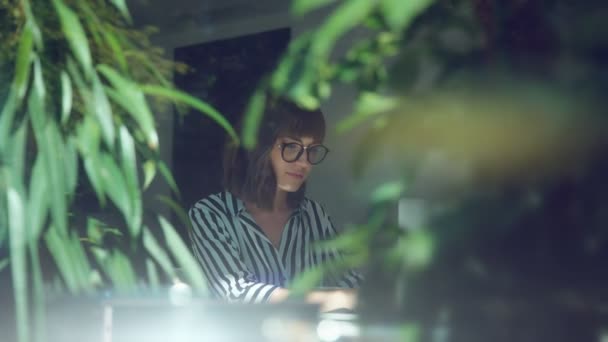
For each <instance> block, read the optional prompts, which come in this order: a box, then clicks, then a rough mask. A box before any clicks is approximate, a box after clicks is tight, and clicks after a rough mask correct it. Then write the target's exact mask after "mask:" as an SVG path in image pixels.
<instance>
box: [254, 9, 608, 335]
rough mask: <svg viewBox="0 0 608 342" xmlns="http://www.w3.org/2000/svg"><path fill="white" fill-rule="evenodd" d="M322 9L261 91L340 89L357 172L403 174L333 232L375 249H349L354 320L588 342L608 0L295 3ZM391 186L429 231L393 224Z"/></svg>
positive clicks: (302, 95)
mask: <svg viewBox="0 0 608 342" xmlns="http://www.w3.org/2000/svg"><path fill="white" fill-rule="evenodd" d="M321 8H323V9H324V10H326V11H328V13H329V14H328V15H327V16H326V17H325V20H324V21H323V22H322V23H321V24H320V25H319V26H318V27H317V28H316V29H314V30H312V31H310V32H307V33H306V34H304V35H302V36H301V37H299V38H298V39H297V40H296V41H294V42H293V43H292V44H291V46H290V50H289V52H288V54H287V56H286V57H285V58H284V59H283V60H282V62H281V63H280V65H279V67H278V69H277V70H276V72H275V73H274V74H273V75H271V76H270V77H269V81H268V83H267V85H266V87H267V89H268V90H270V91H271V92H275V93H279V94H281V95H285V96H288V97H290V98H292V99H294V100H295V101H297V102H299V103H300V104H301V105H303V106H306V107H313V108H314V107H317V106H319V105H320V104H321V103H323V101H324V100H326V99H329V98H331V95H332V88H333V87H334V86H335V85H336V84H347V85H350V86H351V88H352V89H354V90H355V93H356V101H355V103H354V106H353V108H354V112H353V113H352V114H351V115H349V116H348V117H346V118H344V119H343V121H341V122H340V123H339V124H338V127H337V129H338V133H340V134H351V133H353V132H357V133H360V134H361V135H362V139H361V140H360V143H359V146H358V148H357V149H356V152H355V157H354V160H353V173H354V175H355V177H357V179H359V180H363V179H364V178H365V177H366V176H367V175H368V174H369V166H370V165H372V164H373V163H375V162H377V161H379V160H392V161H393V165H395V167H401V168H402V171H403V172H402V174H403V177H404V178H403V183H400V182H396V183H395V182H388V183H386V184H384V185H382V186H380V187H379V188H378V189H377V191H376V192H374V193H373V194H370V199H369V201H370V208H371V213H372V214H371V219H370V222H368V223H366V224H358V225H353V227H351V228H353V229H351V230H349V232H347V233H346V234H345V235H344V236H342V237H341V238H340V239H338V240H337V241H335V244H336V246H338V247H340V248H341V249H342V250H343V251H345V252H346V254H347V255H351V256H367V257H366V258H358V259H357V258H355V259H357V260H359V261H360V260H363V259H365V260H366V262H365V263H364V264H365V265H366V267H365V268H366V269H367V270H368V272H369V273H368V277H367V283H366V284H365V287H364V288H363V290H362V300H363V303H362V308H361V309H362V315H363V318H364V319H365V320H368V321H371V322H376V321H379V322H383V323H387V317H391V318H392V320H394V322H397V323H407V324H414V325H415V326H416V327H417V328H420V330H419V331H418V332H419V334H418V333H417V334H416V337H415V338H413V339H414V340H417V341H439V340H441V341H489V340H492V341H598V340H599V338H600V335H601V331H603V329H604V330H605V329H606V327H607V326H608V317H607V315H606V312H607V311H606V308H607V307H608V302H607V298H606V295H605V291H603V289H605V288H606V287H607V286H608V276H607V274H606V272H605V271H603V270H602V268H603V260H605V258H606V257H607V256H608V239H607V236H608V231H606V228H608V216H606V213H607V212H608V196H607V195H606V194H607V192H606V190H608V189H607V188H606V185H605V184H606V183H605V181H604V176H603V175H605V174H607V173H608V164H607V163H606V160H608V154H607V153H608V152H607V149H606V148H607V147H608V146H607V145H608V122H607V120H608V117H606V110H605V108H607V106H606V105H607V103H606V97H605V95H604V92H605V89H608V88H607V87H606V86H607V85H608V72H607V71H606V70H608V68H606V66H607V63H608V38H607V37H608V32H607V31H608V26H606V25H604V24H603V19H601V18H606V17H607V16H608V6H606V4H605V2H604V1H597V0H592V1H584V2H575V1H567V0H563V1H562V0H545V1H532V0H517V1H516V0H510V1H498V0H443V1H407V2H406V1H391V0H384V1H358V0H345V1H314V2H308V1H305V0H302V1H299V0H296V1H294V4H293V10H294V13H296V14H298V15H303V14H307V13H308V12H310V11H315V10H318V9H321ZM338 45H339V46H340V48H339V49H338V48H337V46H338ZM250 118H251V120H252V121H255V118H256V111H255V108H254V110H253V113H250ZM250 129H251V130H252V131H255V125H254V124H252V125H251V127H250ZM403 184H407V186H403ZM400 198H406V199H408V198H413V199H418V200H421V201H423V202H424V203H425V208H426V209H425V215H426V219H425V220H424V222H422V223H421V225H422V226H406V227H403V226H400V225H399V224H398V222H396V212H395V211H396V210H395V208H396V207H397V206H398V202H399V199H400ZM378 217H381V218H383V219H382V220H384V221H382V222H381V223H380V224H378V222H377V221H378ZM361 237H363V238H361ZM345 241H346V243H345ZM388 321H391V319H389V320H388ZM408 326H411V325H408ZM438 336H439V337H438Z"/></svg>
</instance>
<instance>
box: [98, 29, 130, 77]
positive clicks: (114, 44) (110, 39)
mask: <svg viewBox="0 0 608 342" xmlns="http://www.w3.org/2000/svg"><path fill="white" fill-rule="evenodd" d="M102 33H103V36H104V39H105V40H106V42H107V43H108V45H109V46H110V49H112V54H113V55H114V58H116V60H117V62H118V65H119V66H120V70H122V71H123V72H127V70H128V65H127V59H126V58H125V54H124V53H123V51H122V47H121V46H120V43H119V42H118V39H116V36H115V35H114V34H113V33H112V31H110V30H103V32H102Z"/></svg>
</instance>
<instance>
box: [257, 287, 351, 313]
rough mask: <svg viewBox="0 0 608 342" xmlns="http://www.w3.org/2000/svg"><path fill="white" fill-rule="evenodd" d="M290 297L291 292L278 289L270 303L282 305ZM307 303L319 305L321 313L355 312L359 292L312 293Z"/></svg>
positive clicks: (346, 290)
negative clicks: (338, 310)
mask: <svg viewBox="0 0 608 342" xmlns="http://www.w3.org/2000/svg"><path fill="white" fill-rule="evenodd" d="M288 297H289V290H287V289H284V288H278V289H276V290H274V291H273V292H272V294H271V295H270V298H269V300H268V302H269V303H280V302H282V301H285V300H286V299H287V298H288ZM306 302H307V303H311V304H319V306H320V310H321V311H324V312H326V311H332V310H336V309H350V310H354V309H355V308H356V306H357V290H355V289H341V290H331V291H312V292H310V293H308V294H307V295H306Z"/></svg>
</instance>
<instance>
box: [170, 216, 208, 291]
mask: <svg viewBox="0 0 608 342" xmlns="http://www.w3.org/2000/svg"><path fill="white" fill-rule="evenodd" d="M158 221H159V222H160V226H161V227H162V229H163V232H164V234H165V240H166V241H167V246H168V247H169V251H171V254H173V256H174V257H175V260H177V263H178V264H179V266H180V268H181V269H182V270H184V272H185V273H186V275H187V277H188V279H189V280H190V284H191V285H192V287H193V288H195V289H198V290H199V291H201V292H202V293H206V291H207V282H206V280H205V275H204V274H203V271H202V270H201V267H200V265H199V264H198V262H197V261H196V259H195V258H194V256H192V253H190V249H189V248H188V247H187V246H186V244H184V241H183V240H182V238H181V237H180V236H179V234H177V232H176V231H175V228H174V227H173V225H171V223H169V222H168V221H167V220H165V218H164V217H162V216H159V217H158Z"/></svg>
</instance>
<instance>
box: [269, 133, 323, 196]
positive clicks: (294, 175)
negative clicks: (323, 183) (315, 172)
mask: <svg viewBox="0 0 608 342" xmlns="http://www.w3.org/2000/svg"><path fill="white" fill-rule="evenodd" d="M289 143H298V144H301V145H302V146H304V147H308V146H311V145H316V144H319V143H320V142H316V141H314V139H313V138H312V137H299V138H298V137H279V138H277V140H276V141H275V143H274V146H273V147H272V151H271V153H270V161H271V163H272V169H273V170H274V174H275V176H276V179H277V187H278V188H279V189H280V190H283V191H286V192H296V191H298V189H300V186H302V184H303V183H304V182H305V181H306V179H307V178H308V175H309V174H310V171H311V170H312V165H311V164H310V163H309V162H308V160H307V153H306V152H304V153H302V155H301V156H300V158H298V159H297V160H296V161H294V162H291V163H288V162H286V161H285V160H283V157H282V156H281V152H282V148H281V146H283V145H284V144H289ZM289 153H290V152H289V151H286V154H289Z"/></svg>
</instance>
